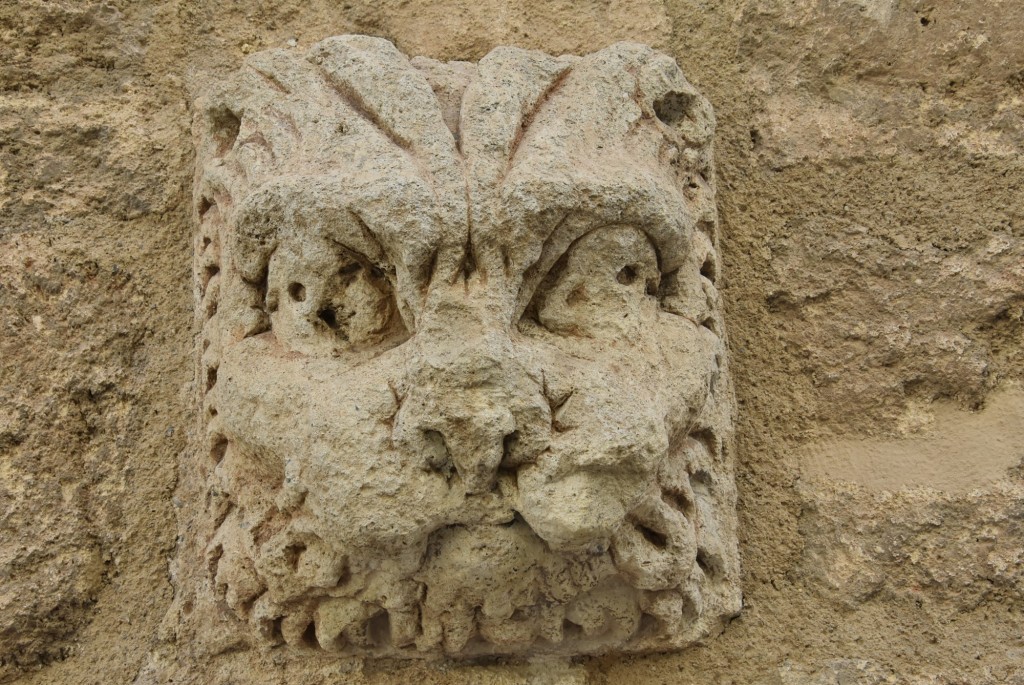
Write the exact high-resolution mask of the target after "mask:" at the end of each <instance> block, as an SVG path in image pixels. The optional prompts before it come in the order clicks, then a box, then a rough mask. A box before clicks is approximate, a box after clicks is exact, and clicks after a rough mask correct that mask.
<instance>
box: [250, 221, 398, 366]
mask: <svg viewBox="0 0 1024 685" xmlns="http://www.w3.org/2000/svg"><path fill="white" fill-rule="evenodd" d="M267 309H268V310H269V312H270V325H271V330H272V331H273V333H274V335H275V337H276V338H277V339H278V341H279V342H280V343H281V344H282V345H283V346H284V347H286V348H288V349H290V350H292V351H295V352H301V353H303V354H310V355H325V354H328V355H329V354H340V353H342V352H345V351H358V350H363V349H367V348H369V347H373V346H376V345H381V344H384V343H386V342H388V341H389V340H392V339H400V338H401V337H402V334H403V332H404V328H403V327H402V323H401V317H400V316H398V314H397V310H396V305H395V296H394V289H393V286H392V282H391V278H389V275H388V273H387V272H386V271H385V270H384V269H382V268H381V267H379V266H377V265H375V264H372V263H371V262H370V261H369V260H368V259H366V258H365V257H363V256H362V255H360V254H358V253H356V252H354V251H352V250H348V249H346V248H343V247H339V246H337V245H334V244H331V243H328V242H326V241H303V242H301V243H298V244H290V243H286V244H284V245H282V246H280V247H279V248H278V249H277V251H276V252H275V253H274V255H273V256H272V257H271V258H270V264H269V273H268V276H267Z"/></svg>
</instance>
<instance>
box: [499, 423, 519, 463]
mask: <svg viewBox="0 0 1024 685" xmlns="http://www.w3.org/2000/svg"><path fill="white" fill-rule="evenodd" d="M518 447H519V431H512V432H511V433H509V434H508V435H506V436H505V437H504V439H502V441H501V465H502V466H503V467H506V468H507V467H510V466H518V460H517V459H516V452H517V451H518V449H517V448H518Z"/></svg>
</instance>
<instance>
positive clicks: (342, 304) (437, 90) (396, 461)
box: [196, 36, 739, 656]
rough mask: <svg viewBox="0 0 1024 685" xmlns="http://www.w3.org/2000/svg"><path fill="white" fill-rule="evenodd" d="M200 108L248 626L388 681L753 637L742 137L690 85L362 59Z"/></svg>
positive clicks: (238, 89) (210, 468)
mask: <svg viewBox="0 0 1024 685" xmlns="http://www.w3.org/2000/svg"><path fill="white" fill-rule="evenodd" d="M200 111H201V113H202V114H201V116H200V117H199V118H198V119H197V124H196V132H197V139H198V146H199V157H200V171H199V176H198V179H199V180H198V182H197V187H196V196H197V211H198V215H199V222H200V230H199V233H198V239H197V240H198V242H197V276H198V282H199V290H198V300H199V313H200V317H201V319H202V320H203V321H204V327H203V357H202V369H203V377H204V379H205V393H204V420H205V422H206V425H207V435H208V439H209V443H208V445H207V451H208V453H209V455H210V457H209V458H208V459H206V460H205V462H206V463H205V464H204V465H203V466H202V468H203V469H205V470H206V471H205V472H206V473H207V474H208V475H207V476H206V477H207V480H208V482H209V484H210V486H209V495H208V506H207V510H208V514H207V517H208V519H209V521H210V528H209V531H210V532H209V542H208V545H207V546H206V549H207V559H206V562H207V568H208V572H209V579H210V586H211V589H212V592H213V595H214V597H215V598H216V601H219V602H224V603H226V604H227V605H228V606H229V607H230V608H231V610H232V611H233V612H234V613H235V614H236V615H237V616H238V617H240V618H243V619H248V620H250V621H251V622H252V623H253V624H254V625H255V627H256V628H257V632H258V633H259V634H260V635H262V636H263V638H265V639H266V640H268V641H269V642H270V643H271V644H276V643H281V642H284V643H287V644H291V645H296V646H306V647H310V648H317V649H324V650H328V651H335V652H339V653H375V654H382V655H430V654H447V655H450V656H480V655H488V654H538V653H555V654H579V653H597V652H603V651H608V650H643V649H664V648H667V647H674V646H681V645H685V644H688V643H690V642H692V641H694V640H696V639H699V638H701V637H703V636H705V635H707V634H708V633H709V632H711V631H713V630H714V629H715V627H716V626H719V625H720V624H721V623H722V621H723V619H724V618H726V617H728V616H730V615H732V614H734V613H735V612H736V611H737V610H738V602H739V593H738V589H737V584H736V583H737V579H738V578H737V577H738V560H737V554H736V540H735V520H734V513H733V508H734V488H733V484H732V474H731V466H730V464H729V461H728V457H727V455H726V451H725V450H726V447H727V444H728V440H729V431H730V427H731V396H730V391H729V384H728V376H727V369H726V366H725V358H726V347H725V344H724V340H723V337H722V321H721V312H720V304H719V299H718V295H717V291H716V289H715V285H714V281H715V278H716V272H717V262H716V259H717V257H716V252H715V243H714V241H715V235H714V230H715V215H714V198H713V186H712V183H713V170H712V168H711V158H710V136H711V128H712V120H711V112H710V108H709V107H708V106H707V104H706V102H705V101H704V100H703V99H702V98H701V97H700V96H699V95H698V94H697V93H696V92H695V91H694V90H693V89H692V87H691V86H690V85H689V84H688V83H687V82H686V81H685V79H683V77H682V75H681V74H680V73H679V71H678V68H677V67H676V66H675V64H674V63H673V62H672V61H671V60H669V59H668V58H666V57H664V56H661V55H658V54H657V53H654V52H653V51H651V50H649V49H647V48H643V47H640V46H635V45H625V44H622V45H616V46H613V47H611V48H608V49H605V50H603V51H601V52H598V53H595V54H593V55H590V56H588V57H584V58H552V57H548V56H546V55H541V54H538V53H531V52H526V51H522V50H515V49H499V50H495V51H494V52H492V53H491V54H490V55H488V56H487V57H486V58H485V59H484V60H482V61H481V62H480V63H479V64H478V65H469V64H465V63H452V64H441V63H437V62H432V61H429V60H421V59H417V60H413V61H412V62H410V61H408V60H407V59H406V58H405V57H403V56H402V55H400V54H399V53H398V52H397V51H396V50H395V49H394V48H393V46H391V44H390V43H387V42H386V41H382V40H379V39H370V38H365V37H359V36H346V37H341V38H335V39H329V40H327V41H323V42H322V43H320V44H318V45H317V46H315V47H314V48H313V50H311V52H310V53H309V55H308V56H307V58H306V59H299V58H297V57H295V56H293V55H292V54H291V53H288V52H269V53H261V54H260V55H257V56H254V57H253V58H251V59H250V60H249V62H248V63H247V66H246V67H245V68H244V69H243V71H242V72H241V73H240V74H239V76H238V77H237V78H236V79H235V80H234V81H233V82H231V83H230V84H227V85H226V86H225V87H224V88H223V89H222V90H221V91H220V92H218V93H216V94H214V95H211V96H209V97H208V98H207V100H205V101H202V102H201V103H200Z"/></svg>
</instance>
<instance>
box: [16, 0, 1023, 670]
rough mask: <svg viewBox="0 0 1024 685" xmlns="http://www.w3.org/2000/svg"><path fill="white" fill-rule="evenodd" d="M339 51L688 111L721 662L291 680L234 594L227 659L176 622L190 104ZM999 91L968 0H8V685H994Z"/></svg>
mask: <svg viewBox="0 0 1024 685" xmlns="http://www.w3.org/2000/svg"><path fill="white" fill-rule="evenodd" d="M341 34H369V35H375V36H380V37H383V38H385V39H387V40H389V41H391V42H392V43H394V45H395V46H396V47H397V49H398V50H399V51H400V52H401V53H402V54H405V55H408V56H410V57H411V58H413V59H417V58H416V57H413V56H422V57H424V58H431V59H435V60H440V61H442V62H452V61H456V62H470V63H479V62H480V60H482V59H483V58H484V57H485V56H487V55H488V53H490V52H491V51H492V50H493V49H495V48H496V47H497V46H501V45H506V46H517V47H519V48H523V49H527V50H539V51H541V52H543V53H546V54H549V55H555V56H558V55H588V54H591V53H595V52H597V51H600V50H602V49H604V48H606V47H608V46H609V45H612V44H613V43H616V42H619V41H633V42H639V43H645V44H648V45H651V46H653V47H654V48H655V49H656V50H658V51H659V52H662V53H664V54H665V55H668V56H669V57H671V58H672V59H673V60H675V61H676V62H677V63H678V64H680V65H682V66H683V67H684V69H685V71H686V76H687V78H688V79H689V80H690V81H691V82H692V83H693V85H694V86H695V87H696V88H697V90H699V91H700V92H701V93H702V94H703V95H704V96H705V97H706V98H707V100H708V101H709V102H711V103H713V105H714V109H715V114H716V119H717V126H716V130H715V166H716V183H717V193H716V203H717V205H718V207H717V209H718V230H719V241H720V242H719V248H718V256H719V260H720V263H721V270H720V271H719V272H718V273H717V277H716V282H715V287H716V289H717V290H718V292H719V294H720V296H721V298H722V306H723V309H724V312H725V318H726V321H727V323H728V362H729V367H730V370H731V376H732V379H733V381H734V389H735V395H736V413H735V420H734V424H735V483H736V488H737V493H736V502H737V505H736V512H737V522H738V525H737V529H736V530H737V535H738V538H739V551H740V557H741V559H742V566H741V573H742V576H741V586H742V588H743V610H742V612H741V613H740V615H739V616H738V617H737V618H735V619H733V620H732V621H731V622H730V623H729V624H728V626H727V627H726V629H725V630H724V632H722V633H721V634H720V635H718V636H717V637H715V638H714V639H711V640H707V641H706V642H705V643H704V644H702V645H700V646H696V647H694V648H690V649H685V650H678V651H671V652H669V653H665V654H632V655H625V656H623V655H609V656H595V657H577V658H574V659H559V660H557V661H541V662H533V663H531V662H523V661H519V660H516V659H515V658H509V659H506V658H498V659H495V660H493V661H479V660H460V661H450V660H440V661H438V660H430V659H404V660H389V659H363V658H362V657H359V656H351V657H348V656H345V655H339V654H337V653H334V652H328V651H325V650H321V649H319V648H314V649H308V650H302V653H301V656H300V657H297V658H291V657H290V656H288V658H285V657H286V656H287V655H291V654H292V652H293V651H294V652H298V651H299V650H298V649H295V648H292V647H288V646H280V647H276V648H275V647H267V646H266V645H265V644H264V643H261V642H260V641H259V640H256V639H253V638H252V635H253V634H252V633H251V632H250V627H251V626H250V625H248V624H247V622H243V621H239V619H238V618H237V616H236V614H235V612H234V610H233V609H231V608H230V607H227V606H225V607H224V610H223V611H222V612H219V613H217V614H215V615H213V616H211V615H209V614H204V615H203V618H202V625H204V626H205V627H206V629H207V631H208V633H207V636H211V637H213V638H215V637H216V636H218V635H219V636H222V637H221V639H220V641H219V643H218V642H217V641H216V640H215V639H211V640H210V641H200V640H198V639H194V638H195V637H196V634H195V631H192V632H189V631H188V630H185V629H184V628H185V627H187V626H189V625H190V623H189V622H190V621H192V622H193V623H192V624H191V625H192V626H193V627H195V625H197V624H199V623H200V621H199V619H198V618H196V619H192V618H191V616H196V615H197V614H198V612H202V611H205V609H204V605H202V604H201V603H197V602H193V603H192V604H189V602H188V601H187V599H188V598H186V597H180V598H179V601H178V604H175V603H174V602H175V588H185V587H192V588H198V587H200V583H201V582H203V581H202V578H203V577H205V574H208V569H207V568H206V567H205V566H203V565H202V564H193V563H191V562H190V563H189V564H182V563H180V562H179V561H176V560H181V559H185V558H188V559H205V552H206V550H205V542H203V543H202V544H199V543H198V542H194V541H200V540H205V539H206V536H207V535H208V534H209V533H211V532H212V530H211V529H210V528H209V527H206V528H204V529H203V530H199V528H200V527H202V526H209V523H208V521H209V519H208V518H206V514H204V513H203V512H204V508H205V507H206V501H205V497H206V492H207V490H208V489H209V484H210V482H211V480H210V475H211V474H210V473H209V472H205V473H199V470H198V468H193V466H195V465H198V464H200V463H201V462H200V461H199V460H197V459H196V453H197V447H196V445H198V444H199V443H201V442H202V441H204V440H205V439H206V437H205V428H203V426H202V424H201V423H200V422H198V421H197V420H196V393H197V392H198V391H199V390H200V388H199V387H198V386H199V385H200V384H201V383H204V382H205V380H206V379H205V378H204V379H200V378H195V376H196V374H195V373H194V372H195V368H196V365H195V358H194V354H195V350H196V345H197V344H198V343H199V334H198V331H197V330H195V328H194V324H193V322H194V320H195V304H194V292H193V278H192V264H193V259H194V254H195V250H194V232H195V228H196V225H195V218H194V216H193V212H194V203H193V192H192V191H193V185H194V180H195V166H196V159H195V153H194V146H193V135H192V131H191V124H192V121H193V120H194V118H195V114H196V111H195V110H194V108H193V104H192V103H194V102H195V100H196V98H197V97H198V96H199V95H200V94H201V93H205V92H209V91H210V89H211V87H213V86H214V84H217V83H223V82H225V81H227V80H229V79H231V78H232V75H233V74H236V73H237V72H238V70H239V69H240V68H241V67H242V64H243V62H244V60H245V59H246V57H247V56H248V55H250V54H253V53H256V52H260V51H263V50H266V49H279V48H280V49H287V50H290V51H291V52H292V53H293V54H294V56H295V59H296V60H298V61H301V60H302V59H303V58H304V55H305V54H306V53H307V51H308V50H309V49H310V48H311V46H313V45H315V44H317V43H318V42H320V41H321V40H323V39H325V38H327V37H329V36H337V35H341ZM467 68H469V67H467ZM464 76H465V78H466V80H467V81H468V74H464ZM427 77H428V82H431V83H433V81H432V80H431V79H432V78H433V77H431V76H430V75H429V73H428V74H427ZM461 78H463V77H462V76H459V77H458V79H461ZM1022 84H1024V5H1022V4H1021V3H1019V2H1005V1H998V0H978V1H977V2H960V1H959V0H927V1H925V0H906V1H904V2H894V1H892V0H827V1H826V0H785V1H782V0H723V1H721V2H714V3H712V2H704V1H700V0H664V1H662V0H572V1H569V0H522V1H520V0H513V1H511V2H510V1H508V0H373V1H370V0H344V1H343V2H338V1H337V0H260V2H256V1H255V0H216V1H214V0H106V1H103V2H100V1H92V0H8V1H6V2H0V608H2V611H0V680H3V681H5V682H18V683H19V684H21V683H31V684H34V685H55V684H59V685H68V684H73V685H78V684H81V685H94V684H95V683H130V682H137V683H143V684H149V683H162V682H169V681H172V680H173V682H175V683H179V684H180V683H196V684H197V685H198V684H201V685H207V684H209V683H217V684H220V683H239V682H259V683H271V684H273V685H286V684H287V685H293V684H294V683H310V684H314V685H319V684H326V683H331V684H332V685H336V684H337V683H341V682H344V683H357V684H364V683H365V684H373V685H396V684H399V683H401V684H405V683H410V682H411V683H417V684H421V683H422V684H431V685H433V684H435V683H444V684H445V685H450V684H454V683H457V684H466V685H468V684H472V685H479V684H480V683H489V684H498V683H501V684H502V685H505V684H508V683H517V684H518V683H536V682H541V683H556V682H557V683H573V684H579V685H583V684H587V685H605V684H610V683H613V684H617V683H638V684H639V683H709V682H710V683H737V684H748V683H756V684H761V683H767V684H771V685H779V684H785V685H807V684H812V683H813V684H814V685H819V684H826V685H836V684H837V683H843V684H848V683H858V685H859V684H860V683H892V682H895V683H912V684H914V685H918V684H927V685H954V684H956V685H963V684H970V685H1006V684H1008V683H1009V684H1011V685H1020V684H1021V683H1024V668H1022V666H1021V665H1022V664H1024V643H1022V642H1021V635H1024V593H1022V588H1024V563H1022V559H1024V557H1022V551H1021V550H1022V544H1021V542H1020V540H1021V537H1022V535H1024V532H1022V531H1024V528H1022V526H1024V508H1022V504H1021V503H1022V502H1024V468H1022V466H1021V464H1022V460H1024V455H1022V454H1021V452H1020V445H1021V444H1024V436H1022V435H1021V430H1022V429H1021V427H1022V426H1024V422H1022V421H1020V420H1019V417H1020V416H1021V415H1022V414H1024V404H1022V403H1024V400H1022V399H1021V394H1022V390H1021V383H1022V381H1024V344H1022V339H1024V298H1022V292H1024V259H1022V256H1024V234H1022V232H1021V225H1022V223H1021V222H1022V221H1024V203H1022V202H1021V197H1022V195H1024V164H1022V162H1021V160H1022V159H1024V89H1022ZM442 100H443V102H444V103H450V102H451V100H450V99H446V98H442ZM441 111H442V116H443V118H444V119H445V121H446V122H448V121H452V120H453V119H452V115H453V112H454V111H456V110H453V108H452V107H451V106H449V104H443V105H442V107H441ZM652 123H653V122H652ZM396 306H397V300H396ZM399 315H400V317H401V312H399ZM403 321H404V319H403ZM396 349H397V348H396ZM220 380H222V379H221V378H218V382H220ZM622 404H623V406H628V405H629V403H628V402H626V401H623V403H622ZM360 406H361V408H362V405H360ZM207 463H208V462H207ZM179 464H180V465H188V468H183V469H181V470H179V468H178V466H179ZM186 569H195V572H196V573H197V576H195V577H184V576H183V575H182V574H183V573H185V571H186ZM189 572H191V571H189ZM209 592H210V596H215V594H214V588H213V586H210V588H209ZM165 619H166V620H165ZM250 643H251V644H250ZM200 647H201V650H200Z"/></svg>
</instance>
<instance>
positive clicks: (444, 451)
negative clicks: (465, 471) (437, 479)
mask: <svg viewBox="0 0 1024 685" xmlns="http://www.w3.org/2000/svg"><path fill="white" fill-rule="evenodd" d="M423 447H424V451H425V453H424V455H423V456H424V460H425V461H426V463H427V467H428V468H429V469H431V470H433V471H438V472H440V473H441V474H442V475H443V476H444V477H445V479H446V480H448V481H451V479H452V476H453V475H455V464H454V463H453V462H452V455H451V452H450V451H449V450H448V442H447V441H446V440H445V439H444V435H442V434H441V432H440V431H436V430H424V431H423Z"/></svg>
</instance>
